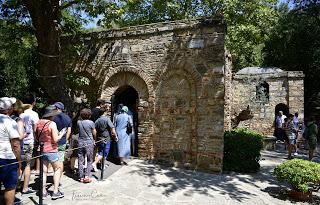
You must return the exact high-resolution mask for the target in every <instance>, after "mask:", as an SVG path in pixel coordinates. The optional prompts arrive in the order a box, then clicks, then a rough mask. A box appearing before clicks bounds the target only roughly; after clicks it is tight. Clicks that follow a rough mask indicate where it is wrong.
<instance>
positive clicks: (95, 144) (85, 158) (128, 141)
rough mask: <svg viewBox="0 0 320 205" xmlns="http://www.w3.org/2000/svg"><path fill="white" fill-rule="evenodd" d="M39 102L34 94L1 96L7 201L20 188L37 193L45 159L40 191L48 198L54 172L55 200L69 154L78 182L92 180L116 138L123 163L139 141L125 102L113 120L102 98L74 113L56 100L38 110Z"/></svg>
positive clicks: (1, 163) (1, 164)
mask: <svg viewBox="0 0 320 205" xmlns="http://www.w3.org/2000/svg"><path fill="white" fill-rule="evenodd" d="M35 104H36V100H35V97H34V96H33V95H32V94H27V95H26V96H25V97H24V98H23V99H22V101H20V100H18V99H16V98H13V97H2V98H0V183H2V185H1V184H0V187H4V200H5V204H7V205H11V204H13V203H14V200H15V192H16V190H18V191H20V192H21V194H22V195H24V194H36V190H34V189H32V188H31V186H30V176H31V175H32V174H35V175H39V171H40V162H39V161H40V160H39V158H40V157H42V159H43V184H44V186H43V190H39V192H40V191H42V194H43V197H48V196H49V192H48V187H47V186H46V182H47V176H48V173H52V174H53V191H50V193H51V199H53V200H54V199H59V198H62V197H64V193H63V192H62V191H61V190H62V185H61V182H60V181H61V177H62V176H63V171H64V162H65V160H66V158H67V157H68V158H69V159H70V158H74V159H75V160H74V161H73V163H71V165H70V166H71V167H73V168H74V167H77V170H78V172H77V175H78V180H79V181H80V182H82V183H90V182H91V181H92V180H91V178H90V173H91V171H97V166H98V165H99V164H100V162H101V161H102V159H105V157H106V156H107V155H108V152H109V150H110V145H111V141H112V142H115V144H116V146H117V147H116V149H115V150H116V152H117V154H116V155H115V157H117V158H118V159H119V163H120V164H122V165H127V162H126V159H128V157H129V156H130V155H131V146H132V139H134V131H133V115H132V112H131V111H130V110H129V109H128V107H127V106H124V105H123V104H120V105H119V109H118V111H117V112H116V113H115V114H114V117H113V119H112V120H111V119H110V117H109V116H108V115H107V114H106V113H108V111H109V109H110V104H108V103H107V102H105V101H103V100H98V101H97V104H96V107H94V108H93V109H89V108H86V107H84V108H82V109H80V110H79V111H77V112H76V114H75V115H74V116H69V115H68V114H66V113H65V112H64V110H65V106H64V104H63V103H62V102H55V103H53V104H52V105H49V106H47V107H45V109H43V110H42V111H41V112H36V111H35V110H34V106H35ZM39 116H40V117H39ZM74 133H77V135H73V134H74ZM41 147H43V148H42V149H43V151H42V154H41V155H40V151H41V150H40V149H41ZM66 155H68V156H66ZM71 161H72V160H71ZM75 161H78V162H77V163H75ZM22 177H23V179H22ZM20 181H21V182H20ZM22 181H23V183H22ZM20 185H21V187H19V186H20Z"/></svg>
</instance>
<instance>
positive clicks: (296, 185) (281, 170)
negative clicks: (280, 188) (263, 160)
mask: <svg viewBox="0 0 320 205" xmlns="http://www.w3.org/2000/svg"><path fill="white" fill-rule="evenodd" d="M274 174H275V175H276V176H277V179H278V180H279V181H281V182H283V181H285V182H287V183H288V184H289V185H290V186H291V188H292V190H291V191H290V192H289V195H290V196H291V197H293V198H295V199H297V200H303V201H306V200H310V199H311V197H312V191H313V190H314V189H315V188H318V187H319V185H320V164H318V163H315V162H310V161H307V160H302V159H293V160H289V161H286V162H284V163H282V164H280V165H278V166H277V167H276V168H275V169H274Z"/></svg>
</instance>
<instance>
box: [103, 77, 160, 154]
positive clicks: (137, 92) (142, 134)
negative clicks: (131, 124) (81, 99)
mask: <svg viewBox="0 0 320 205" xmlns="http://www.w3.org/2000/svg"><path fill="white" fill-rule="evenodd" d="M153 92H154V91H153V87H152V85H151V84H150V83H149V81H148V79H147V78H143V75H141V74H139V73H135V72H131V71H119V72H116V73H114V74H112V75H110V76H109V77H107V78H106V80H105V82H104V84H103V86H102V93H101V98H102V99H108V100H109V99H111V101H112V102H113V106H112V107H113V112H116V107H117V106H118V105H119V104H120V103H123V104H125V105H126V106H128V107H129V109H130V110H131V111H135V112H134V119H135V136H136V138H135V141H134V142H135V145H136V147H135V148H136V149H135V152H134V153H132V154H133V155H134V156H137V155H139V157H147V156H150V155H151V154H150V153H151V152H152V150H151V149H149V148H150V147H152V141H151V140H150V133H151V132H152V124H151V123H150V107H152V103H153V102H152V100H151V101H150V100H149V99H150V96H152V95H153ZM112 114H113V113H112Z"/></svg>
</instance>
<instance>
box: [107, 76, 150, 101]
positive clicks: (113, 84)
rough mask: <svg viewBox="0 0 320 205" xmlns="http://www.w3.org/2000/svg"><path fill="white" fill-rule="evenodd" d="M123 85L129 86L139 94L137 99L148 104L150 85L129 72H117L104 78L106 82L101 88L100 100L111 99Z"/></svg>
mask: <svg viewBox="0 0 320 205" xmlns="http://www.w3.org/2000/svg"><path fill="white" fill-rule="evenodd" d="M124 85H130V86H132V87H133V88H134V89H136V91H137V92H138V94H139V98H140V99H141V100H143V101H146V102H148V101H149V98H150V93H151V92H152V90H151V92H150V88H149V87H150V85H149V86H148V84H147V83H146V81H145V80H144V79H143V78H141V77H140V76H139V75H138V74H137V73H135V72H131V71H119V72H116V73H114V74H112V75H108V76H107V77H106V81H105V82H104V83H103V86H102V94H101V96H102V98H105V99H111V96H112V95H113V94H114V93H115V91H116V90H117V89H118V88H120V87H121V86H124Z"/></svg>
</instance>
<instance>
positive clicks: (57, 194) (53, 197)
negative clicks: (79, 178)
mask: <svg viewBox="0 0 320 205" xmlns="http://www.w3.org/2000/svg"><path fill="white" fill-rule="evenodd" d="M63 197H64V193H62V192H61V191H58V192H57V193H52V196H51V199H52V200H56V199H60V198H63Z"/></svg>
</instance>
